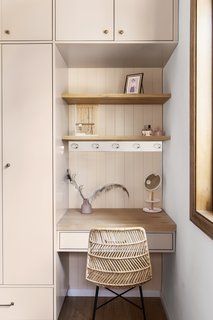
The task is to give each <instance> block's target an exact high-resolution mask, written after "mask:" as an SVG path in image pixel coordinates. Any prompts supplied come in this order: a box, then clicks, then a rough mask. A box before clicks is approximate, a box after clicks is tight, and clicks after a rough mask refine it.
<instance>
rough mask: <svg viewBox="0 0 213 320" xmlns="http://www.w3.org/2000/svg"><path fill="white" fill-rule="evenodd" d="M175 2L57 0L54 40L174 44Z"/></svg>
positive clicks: (169, 0) (157, 0) (173, 0)
mask: <svg viewBox="0 0 213 320" xmlns="http://www.w3.org/2000/svg"><path fill="white" fill-rule="evenodd" d="M175 3H176V1H175V0H161V1H159V0H91V1H87V0H79V1H74V0H56V40H59V41H100V40H102V41H110V40H115V41H119V42H120V41H173V40H175V28H174V25H175V22H176V20H175V16H174V12H176V10H174V6H175Z"/></svg>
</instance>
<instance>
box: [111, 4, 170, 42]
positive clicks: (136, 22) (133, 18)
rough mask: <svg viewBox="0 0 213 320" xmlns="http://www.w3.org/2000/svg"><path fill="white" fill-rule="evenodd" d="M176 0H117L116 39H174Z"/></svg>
mask: <svg viewBox="0 0 213 320" xmlns="http://www.w3.org/2000/svg"><path fill="white" fill-rule="evenodd" d="M173 6H174V0H160V1H159V0H115V13H114V14H115V40H117V41H172V40H174V34H173V26H174V17H173V10H174V9H173Z"/></svg>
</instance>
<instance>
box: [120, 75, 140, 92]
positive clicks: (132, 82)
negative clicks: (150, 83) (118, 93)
mask: <svg viewBox="0 0 213 320" xmlns="http://www.w3.org/2000/svg"><path fill="white" fill-rule="evenodd" d="M143 78H144V73H133V74H128V75H127V76H126V81H125V86H124V93H127V94H139V93H141V92H142V93H144V88H143Z"/></svg>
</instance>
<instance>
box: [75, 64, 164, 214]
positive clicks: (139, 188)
mask: <svg viewBox="0 0 213 320" xmlns="http://www.w3.org/2000/svg"><path fill="white" fill-rule="evenodd" d="M138 72H144V89H145V93H160V92H162V70H161V69H152V68H149V69H147V68H146V69H142V68H123V69H121V68H107V69H105V68H103V69H102V68H97V69H92V68H91V69H83V68H72V69H69V91H70V92H76V93H80V92H84V93H119V92H123V89H124V83H125V77H126V75H127V74H132V73H138ZM69 109H70V110H69V125H70V128H69V131H70V133H71V134H72V133H73V131H74V127H75V120H74V116H75V106H70V107H69ZM97 119H98V123H97V133H98V134H99V135H105V134H106V135H140V134H141V130H142V128H143V126H144V125H145V124H151V125H152V127H153V128H161V127H162V106H158V105H157V106H156V105H153V106H134V105H129V106H123V105H117V106H115V105H106V106H105V105H101V106H98V108H97ZM161 158H162V155H161V154H152V153H146V154H143V153H137V154H136V153H118V154H117V153H95V152H94V153H89V152H88V153H76V154H75V153H72V154H70V160H69V161H70V170H71V171H72V172H73V173H77V180H78V182H79V183H81V184H84V185H85V189H84V192H85V194H86V195H90V194H91V193H92V191H94V190H95V189H96V188H98V187H100V186H101V185H103V184H106V183H113V182H117V183H122V184H124V185H125V186H126V187H127V189H128V190H129V192H130V198H129V199H128V198H127V197H126V195H125V194H123V193H122V192H121V191H119V190H118V191H117V190H116V191H111V192H110V193H108V194H106V195H102V196H101V197H100V198H98V199H97V200H95V201H94V203H93V207H106V208H107V207H124V208H130V207H131V208H138V207H139V208H141V207H143V206H144V204H145V202H144V197H145V196H146V191H144V188H143V182H144V177H145V176H146V175H147V174H149V173H150V172H158V173H160V174H161V171H162V169H161V166H162V159H161ZM157 193H158V196H159V197H160V198H161V192H157ZM69 195H70V196H69V200H70V207H71V208H74V207H79V206H80V205H81V199H80V197H79V195H78V194H77V192H76V190H74V189H73V187H72V186H70V191H69Z"/></svg>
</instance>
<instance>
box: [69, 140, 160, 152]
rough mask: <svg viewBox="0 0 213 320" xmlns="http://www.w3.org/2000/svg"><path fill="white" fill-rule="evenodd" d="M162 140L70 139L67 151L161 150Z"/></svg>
mask: <svg viewBox="0 0 213 320" xmlns="http://www.w3.org/2000/svg"><path fill="white" fill-rule="evenodd" d="M162 149H163V144H162V141H145V142H144V141H143V142H138V141H75V142H73V141H70V142H69V151H70V152H79V151H93V152H94V151H98V152H162Z"/></svg>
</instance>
